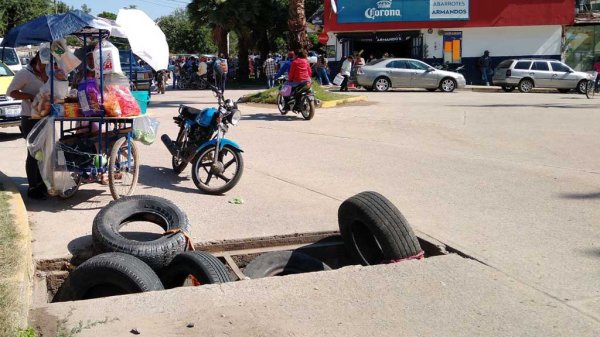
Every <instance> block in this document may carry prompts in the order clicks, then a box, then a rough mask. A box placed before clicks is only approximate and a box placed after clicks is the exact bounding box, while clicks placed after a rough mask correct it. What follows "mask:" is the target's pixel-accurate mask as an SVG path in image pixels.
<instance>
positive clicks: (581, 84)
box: [577, 80, 588, 95]
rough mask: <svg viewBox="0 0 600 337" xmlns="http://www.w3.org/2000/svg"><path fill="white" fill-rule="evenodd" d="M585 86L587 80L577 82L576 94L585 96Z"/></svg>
mask: <svg viewBox="0 0 600 337" xmlns="http://www.w3.org/2000/svg"><path fill="white" fill-rule="evenodd" d="M587 84H588V80H581V81H579V83H577V92H578V93H580V94H582V95H585V93H586V92H587Z"/></svg>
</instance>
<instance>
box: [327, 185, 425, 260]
mask: <svg viewBox="0 0 600 337" xmlns="http://www.w3.org/2000/svg"><path fill="white" fill-rule="evenodd" d="M338 223H339V226H340V233H341V235H342V238H343V240H344V245H345V246H346V249H347V251H348V252H349V253H350V255H352V257H353V258H355V259H356V261H357V262H358V263H360V264H362V265H365V266H367V265H375V264H380V263H385V262H387V261H396V260H402V259H407V258H412V257H415V256H418V255H419V254H422V253H423V250H422V249H421V245H420V244H419V241H418V239H417V237H416V236H415V233H414V232H413V230H412V228H411V226H410V225H409V223H408V221H407V220H406V218H404V216H403V215H402V213H400V211H399V210H398V208H396V206H394V205H393V204H392V203H391V202H390V201H389V200H388V199H386V198H385V197H384V196H382V195H381V194H379V193H377V192H362V193H359V194H357V195H355V196H353V197H351V198H349V199H347V200H346V201H344V202H343V203H342V205H341V206H340V208H339V210H338Z"/></svg>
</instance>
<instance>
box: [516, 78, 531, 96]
mask: <svg viewBox="0 0 600 337" xmlns="http://www.w3.org/2000/svg"><path fill="white" fill-rule="evenodd" d="M533 88H534V84H533V81H532V80H531V79H529V78H524V79H522V80H521V82H519V91H520V92H522V93H528V92H531V90H533Z"/></svg>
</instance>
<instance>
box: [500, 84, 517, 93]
mask: <svg viewBox="0 0 600 337" xmlns="http://www.w3.org/2000/svg"><path fill="white" fill-rule="evenodd" d="M502 90H503V91H504V92H513V91H515V87H513V86H512V85H503V86H502Z"/></svg>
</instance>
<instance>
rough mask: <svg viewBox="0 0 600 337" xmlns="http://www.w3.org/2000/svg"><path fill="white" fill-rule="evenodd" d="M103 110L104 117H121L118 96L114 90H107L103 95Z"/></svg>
mask: <svg viewBox="0 0 600 337" xmlns="http://www.w3.org/2000/svg"><path fill="white" fill-rule="evenodd" d="M104 111H106V117H121V115H122V113H121V106H120V105H119V97H118V96H117V94H116V93H115V92H114V91H107V92H106V94H105V95H104Z"/></svg>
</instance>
